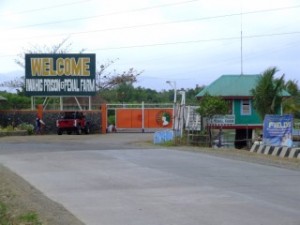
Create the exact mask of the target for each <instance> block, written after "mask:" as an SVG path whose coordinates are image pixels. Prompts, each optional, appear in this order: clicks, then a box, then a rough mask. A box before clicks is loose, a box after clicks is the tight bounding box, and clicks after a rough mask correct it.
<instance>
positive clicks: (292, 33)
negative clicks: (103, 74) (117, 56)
mask: <svg viewBox="0 0 300 225" xmlns="http://www.w3.org/2000/svg"><path fill="white" fill-rule="evenodd" d="M298 34H300V31H295V32H285V33H273V34H257V35H247V36H243V38H244V39H252V38H263V37H273V36H282V35H298ZM240 38H241V37H240V36H236V37H224V38H212V39H201V40H191V41H178V42H165V43H156V44H144V45H131V46H120V47H111V48H98V49H90V50H93V51H106V50H117V49H127V48H143V47H156V46H166V45H177V44H193V43H199V42H214V41H230V40H240Z"/></svg>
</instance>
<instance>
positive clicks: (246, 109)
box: [241, 99, 251, 115]
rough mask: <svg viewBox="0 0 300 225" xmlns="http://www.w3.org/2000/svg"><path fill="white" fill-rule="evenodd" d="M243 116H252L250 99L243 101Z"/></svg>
mask: <svg viewBox="0 0 300 225" xmlns="http://www.w3.org/2000/svg"><path fill="white" fill-rule="evenodd" d="M241 115H251V102H250V100H249V99H248V100H242V101H241Z"/></svg>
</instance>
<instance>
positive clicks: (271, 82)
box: [251, 67, 284, 119]
mask: <svg viewBox="0 0 300 225" xmlns="http://www.w3.org/2000/svg"><path fill="white" fill-rule="evenodd" d="M276 72H278V69H277V68H276V67H271V68H269V69H267V70H265V71H264V72H263V74H262V75H261V76H260V77H259V80H258V82H257V85H256V87H255V88H254V89H252V90H251V93H252V95H253V107H254V108H255V109H256V111H257V113H258V114H259V116H260V117H261V119H263V118H264V117H265V115H266V114H276V113H277V112H278V110H279V109H280V106H281V103H282V95H281V93H282V91H283V89H284V74H283V75H281V77H280V78H279V79H276V78H275V74H276Z"/></svg>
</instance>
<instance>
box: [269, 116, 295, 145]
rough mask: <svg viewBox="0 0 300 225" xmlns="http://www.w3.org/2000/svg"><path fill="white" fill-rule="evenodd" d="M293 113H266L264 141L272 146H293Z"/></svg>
mask: <svg viewBox="0 0 300 225" xmlns="http://www.w3.org/2000/svg"><path fill="white" fill-rule="evenodd" d="M292 133H293V116H292V115H282V116H281V115H266V116H265V119H264V128H263V142H264V144H265V145H271V146H287V147H292V145H293V139H292Z"/></svg>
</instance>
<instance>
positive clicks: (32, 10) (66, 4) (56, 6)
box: [0, 0, 93, 16]
mask: <svg viewBox="0 0 300 225" xmlns="http://www.w3.org/2000/svg"><path fill="white" fill-rule="evenodd" d="M89 1H93V0H81V1H77V2H69V3H62V4H58V5H52V6H48V7H42V8H36V9H28V10H23V11H19V12H14V13H10V15H19V14H26V13H32V12H38V11H44V10H49V9H54V8H60V7H65V6H69V5H77V4H81V3H85V2H89ZM5 14H6V13H5V12H0V16H1V15H5Z"/></svg>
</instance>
